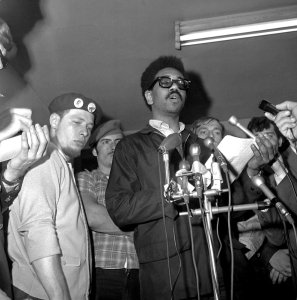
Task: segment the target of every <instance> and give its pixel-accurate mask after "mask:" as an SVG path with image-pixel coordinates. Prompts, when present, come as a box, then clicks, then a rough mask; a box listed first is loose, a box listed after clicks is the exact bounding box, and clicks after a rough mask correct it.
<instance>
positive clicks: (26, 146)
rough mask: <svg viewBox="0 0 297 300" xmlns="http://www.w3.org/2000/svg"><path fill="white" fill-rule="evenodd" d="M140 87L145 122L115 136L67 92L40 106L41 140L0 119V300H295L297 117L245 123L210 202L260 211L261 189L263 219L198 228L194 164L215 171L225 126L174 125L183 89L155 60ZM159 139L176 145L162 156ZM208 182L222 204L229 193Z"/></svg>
mask: <svg viewBox="0 0 297 300" xmlns="http://www.w3.org/2000/svg"><path fill="white" fill-rule="evenodd" d="M3 32H4V33H5V34H3ZM1 34H2V35H3V38H0V52H1V56H0V62H1V63H0V69H3V68H5V63H3V60H1V59H3V58H4V57H5V55H6V53H7V51H8V50H9V47H7V45H9V43H11V41H12V38H11V36H10V32H9V29H8V28H7V27H6V26H5V27H4V28H3V31H1V30H0V35H1ZM4 41H6V42H4ZM0 72H1V70H0ZM140 84H141V89H142V96H143V99H144V101H145V104H146V105H147V106H148V108H149V109H150V110H151V118H150V120H149V122H148V124H147V125H146V126H145V127H144V128H143V129H141V130H140V131H138V132H136V133H133V134H129V135H126V136H125V135H124V132H123V130H122V128H121V122H120V120H109V121H107V122H102V121H101V120H102V115H103V111H104V110H103V108H102V107H100V105H99V104H98V103H96V101H94V100H93V99H90V98H88V97H86V96H85V95H83V94H81V93H77V92H71V93H65V94H62V95H59V96H57V97H56V98H54V99H53V100H52V101H51V102H50V104H49V107H48V109H49V113H50V117H49V124H50V128H49V129H48V127H47V126H43V127H42V126H40V125H39V124H33V122H32V116H31V113H32V111H31V110H30V109H29V108H10V109H7V110H4V111H3V112H2V113H1V114H0V141H1V142H2V141H4V140H6V139H8V138H10V137H12V136H14V135H16V134H18V133H20V132H22V133H21V146H20V149H21V150H20V152H19V153H18V154H17V155H16V156H14V157H12V158H11V159H10V160H9V161H6V162H2V172H1V214H0V217H1V218H0V299H15V300H19V299H58V300H64V299H65V300H67V299H103V300H104V299H106V300H109V299H111V300H119V299H125V300H128V299H129V300H138V299H141V300H145V299H150V300H152V299H156V300H159V299H175V300H183V299H184V300H185V299H203V300H211V299H214V300H215V299H222V300H229V299H231V300H233V299H236V300H245V299H266V298H267V299H268V298H269V299H271V300H274V299H280V297H282V298H284V299H286V300H290V299H296V295H297V294H296V283H297V281H296V280H297V279H296V276H297V244H296V242H297V240H296V230H295V227H294V220H295V219H296V216H297V205H296V199H297V198H296V192H295V190H296V188H297V169H296V167H295V166H297V161H296V158H297V156H296V155H297V152H296V151H297V103H295V102H288V101H287V102H283V103H281V104H279V105H277V108H278V109H279V113H277V115H272V114H270V113H265V116H263V117H255V118H252V119H251V121H250V123H249V125H248V129H249V130H250V131H251V132H252V133H253V134H254V135H255V139H254V143H253V144H252V145H251V151H252V156H251V158H250V159H249V160H248V162H247V163H246V165H245V167H244V169H243V170H242V172H241V173H240V174H238V176H237V178H236V179H235V180H234V181H232V183H231V184H230V185H228V193H226V194H222V193H217V194H216V195H215V196H214V197H213V205H217V206H226V205H230V204H232V205H233V206H236V205H243V204H251V203H256V202H259V201H260V202H263V200H265V199H266V198H267V195H266V194H265V193H263V190H262V189H260V188H257V187H256V186H255V185H254V183H253V178H255V176H261V177H263V178H264V181H265V183H266V185H267V187H268V188H269V190H271V191H272V192H273V193H274V195H276V197H275V198H274V199H270V200H271V205H274V206H273V207H271V208H268V209H266V210H263V211H262V210H255V209H254V210H253V209H249V210H244V211H235V212H230V211H228V213H227V212H225V213H221V214H217V215H216V216H213V218H212V220H210V222H209V223H211V225H212V226H211V227H207V225H208V226H209V225H210V224H206V222H207V221H208V220H205V217H204V216H203V214H204V213H203V209H202V206H201V203H202V201H197V198H198V199H199V200H202V198H203V196H201V195H200V194H199V193H198V190H199V189H202V191H207V189H211V184H212V177H211V176H210V177H209V174H210V172H209V170H207V167H205V166H204V163H205V162H206V161H207V160H208V159H210V160H211V161H212V163H213V164H215V163H218V162H220V163H221V160H220V159H219V158H218V156H217V153H218V150H217V146H218V145H219V144H220V142H221V141H222V140H223V138H224V134H225V133H224V126H223V125H222V123H221V122H220V120H218V119H216V118H213V117H209V116H206V117H204V118H200V119H198V120H196V121H195V122H194V123H193V124H191V126H186V125H185V124H183V123H182V122H180V120H179V117H180V113H181V111H182V109H183V106H184V104H185V101H186V96H187V92H188V90H189V88H190V85H191V83H190V81H189V80H188V79H187V72H186V70H185V68H184V65H183V63H182V61H181V59H179V58H177V57H175V56H160V57H158V58H157V59H155V60H154V61H152V62H151V63H150V64H149V65H148V66H147V68H146V69H145V70H144V72H143V73H142V75H141V81H140ZM0 92H1V91H0ZM171 137H177V138H175V140H174V143H175V141H176V140H177V142H176V143H175V144H174V145H173V146H172V145H169V146H168V145H167V144H166V142H167V141H170V138H171ZM207 139H208V140H209V139H210V141H212V145H213V147H212V149H209V148H208V147H206V146H205V143H204V140H207ZM87 144H88V145H89V146H90V148H91V151H92V154H93V155H94V157H96V159H97V165H96V166H94V169H93V170H85V171H82V172H79V173H77V174H75V173H74V170H73V160H74V158H77V157H79V156H80V155H81V151H82V150H83V149H84V148H85V146H86V145H87ZM169 144H170V143H169ZM160 145H163V146H164V145H166V146H164V147H165V150H166V151H165V152H166V154H167V155H168V160H167V163H168V170H167V169H166V167H165V168H164V165H165V166H166V161H165V155H164V148H163V150H162V149H161V150H162V151H160ZM193 146H194V147H193ZM166 147H168V149H167V148H166ZM195 147H196V148H195ZM193 149H200V150H199V151H198V152H200V153H198V154H199V157H200V159H199V160H200V162H198V161H197V158H195V157H196V156H197V153H196V154H195V153H193ZM195 155H196V156H195ZM238 155H240V153H239V154H238ZM195 159H196V161H195ZM163 160H164V161H163ZM194 162H196V163H197V164H198V169H197V168H196V169H195V170H193V168H192V169H191V166H194ZM187 164H188V165H189V166H190V167H189V166H188V165H187ZM197 164H196V165H197ZM227 165H228V162H227ZM219 167H220V165H219ZM197 170H198V171H197ZM167 171H169V174H170V179H172V180H173V183H174V187H173V186H172V189H173V192H172V191H171V192H172V193H170V192H169V193H165V192H168V191H169V190H168V185H165V183H167V184H168V182H166V177H167V175H168V174H167ZM184 171H186V173H187V172H188V173H193V174H194V173H195V174H196V175H197V177H195V178H194V182H193V179H192V178H190V177H189V178H188V177H187V176H185V175H182V176H180V175H179V174H180V173H181V172H182V173H181V174H184V173H183V172H184ZM223 173H226V176H228V172H223ZM200 175H201V176H200ZM221 181H223V182H222V190H223V188H224V184H226V182H228V180H226V179H224V178H223V176H222V180H221ZM171 183H172V182H170V184H171ZM192 184H193V185H192ZM191 186H192V187H193V189H194V190H195V189H196V190H197V194H196V197H193V199H192V198H190V196H189V195H190V191H191V190H190V189H191ZM200 191H201V190H200ZM219 192H221V191H219ZM174 193H175V194H178V195H181V197H180V198H181V201H173V199H171V198H170V196H172V195H173V194H174ZM168 195H169V196H168ZM230 199H231V203H230ZM278 203H282V205H283V206H284V207H286V208H287V210H288V212H289V214H290V218H291V219H286V218H285V216H284V215H283V214H280V213H279V210H278V207H279V206H278ZM199 209H200V212H201V213H200V214H197V215H195V214H193V215H192V213H191V212H194V211H196V210H199ZM8 211H9V214H8V219H9V220H8V226H7V228H6V227H5V226H4V222H3V218H2V213H4V212H6V213H7V212H8ZM285 215H286V213H285ZM290 220H293V221H290ZM206 228H211V230H209V231H208V232H206ZM6 233H7V234H6ZM209 237H210V238H209ZM212 254H213V256H212ZM212 258H214V259H213V260H212Z"/></svg>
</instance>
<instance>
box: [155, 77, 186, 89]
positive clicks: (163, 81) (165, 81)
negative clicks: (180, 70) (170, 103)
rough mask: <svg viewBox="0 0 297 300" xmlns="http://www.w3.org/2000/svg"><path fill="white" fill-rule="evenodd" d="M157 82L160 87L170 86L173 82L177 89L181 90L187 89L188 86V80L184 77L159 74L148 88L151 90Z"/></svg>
mask: <svg viewBox="0 0 297 300" xmlns="http://www.w3.org/2000/svg"><path fill="white" fill-rule="evenodd" d="M157 82H159V86H160V87H162V88H167V89H169V88H171V87H172V85H173V83H175V84H176V85H177V86H178V88H179V89H181V90H187V89H189V87H190V83H191V81H190V80H187V79H184V78H178V79H172V78H170V77H168V76H161V77H157V78H156V79H155V80H154V81H153V83H152V84H151V85H150V87H149V90H151V89H152V88H153V87H154V85H155V84H156V83H157Z"/></svg>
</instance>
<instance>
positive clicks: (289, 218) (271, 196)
mask: <svg viewBox="0 0 297 300" xmlns="http://www.w3.org/2000/svg"><path fill="white" fill-rule="evenodd" d="M252 182H253V184H254V185H255V186H256V187H258V188H259V189H260V190H261V191H262V192H263V193H264V195H265V196H266V197H267V198H268V199H269V200H270V201H271V203H272V204H273V205H274V206H275V207H276V208H277V210H278V211H279V213H280V214H281V215H283V216H284V217H285V218H286V219H287V221H288V222H289V223H290V224H292V225H293V224H294V220H293V218H292V216H291V214H290V213H289V211H288V210H287V208H286V207H285V206H284V205H283V204H282V203H281V202H280V201H279V199H278V198H277V197H276V196H275V195H274V194H273V193H272V192H271V190H270V189H269V188H268V187H267V186H266V185H265V183H264V179H263V177H262V176H259V175H256V176H254V177H253V178H252Z"/></svg>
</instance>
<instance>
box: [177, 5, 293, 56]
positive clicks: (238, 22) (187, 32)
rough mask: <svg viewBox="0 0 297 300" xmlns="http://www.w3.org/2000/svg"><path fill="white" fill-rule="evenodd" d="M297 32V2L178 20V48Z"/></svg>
mask: <svg viewBox="0 0 297 300" xmlns="http://www.w3.org/2000/svg"><path fill="white" fill-rule="evenodd" d="M292 31H297V5H291V6H287V7H281V8H276V9H268V10H262V11H256V12H253V13H242V14H236V15H227V16H221V17H214V18H207V19H198V20H191V21H176V22H175V48H176V49H179V50H180V49H181V47H183V46H190V45H196V44H205V43H213V42H219V41H227V40H234V39H242V38H249V37H255V36H263V35H270V34H278V33H285V32H292Z"/></svg>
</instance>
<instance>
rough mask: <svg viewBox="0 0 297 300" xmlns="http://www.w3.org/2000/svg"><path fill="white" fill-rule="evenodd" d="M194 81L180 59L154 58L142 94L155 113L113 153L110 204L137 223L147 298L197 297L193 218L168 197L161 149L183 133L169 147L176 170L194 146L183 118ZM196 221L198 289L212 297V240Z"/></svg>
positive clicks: (118, 218)
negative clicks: (176, 144)
mask: <svg viewBox="0 0 297 300" xmlns="http://www.w3.org/2000/svg"><path fill="white" fill-rule="evenodd" d="M189 85H190V81H188V80H187V79H186V72H185V70H184V66H183V64H182V62H181V60H180V59H178V58H176V57H172V56H163V57H159V58H158V59H156V60H155V61H153V62H152V63H151V64H150V65H149V66H148V67H147V69H146V70H145V71H144V73H143V74H142V77H141V88H142V94H143V97H144V100H145V103H146V105H147V106H148V107H149V108H150V110H151V112H152V118H151V120H150V121H149V124H148V125H147V126H146V127H145V128H144V129H142V130H141V131H139V132H137V133H135V134H132V135H129V136H126V137H125V138H123V139H122V140H121V141H120V142H119V143H118V145H117V148H116V150H115V153H114V160H113V165H112V169H111V173H110V178H109V183H108V187H107V191H106V205H107V209H108V211H109V213H110V216H111V218H112V219H113V221H114V222H115V223H116V224H117V225H118V226H119V227H120V228H122V229H123V230H128V228H129V229H130V230H131V229H132V230H133V229H134V232H135V246H136V251H137V255H138V258H139V263H140V287H141V288H140V289H141V299H142V300H146V299H150V300H151V299H172V298H174V299H197V285H196V277H195V272H194V265H193V260H192V254H191V242H190V241H191V238H190V230H189V224H188V219H187V217H185V216H179V214H178V210H177V207H176V206H175V205H174V204H172V203H168V202H166V201H165V200H164V197H163V192H164V178H165V177H164V173H165V171H164V166H163V161H162V154H161V153H159V152H158V147H159V146H160V144H161V143H162V141H163V140H164V139H165V138H166V137H167V136H169V135H170V134H172V133H179V134H180V136H181V137H182V141H183V142H182V146H181V147H177V148H179V149H174V150H172V151H170V170H171V176H174V174H175V172H176V171H177V170H178V169H179V163H180V162H181V160H182V158H183V154H186V155H187V154H188V153H189V146H190V145H191V144H192V143H194V142H198V138H197V137H196V136H195V135H194V134H193V133H191V132H190V131H189V130H187V129H186V128H185V125H184V124H183V123H181V122H179V115H180V112H181V110H182V108H183V106H184V104H185V101H186V94H187V90H188V88H189ZM201 148H203V145H202V144H201ZM200 157H201V156H200ZM193 219H194V218H193ZM197 219H199V218H195V220H196V221H197ZM194 227H195V228H194ZM194 227H193V231H194V236H195V243H197V246H195V250H197V251H196V253H198V255H199V257H196V261H197V265H198V272H199V277H200V286H199V294H200V295H202V298H201V299H211V298H208V297H209V296H211V294H212V285H211V276H210V270H209V264H208V256H207V246H206V245H207V244H206V241H205V235H204V232H203V228H202V225H201V222H200V219H199V221H198V224H195V226H194ZM196 247H197V249H196ZM198 255H197V256H198ZM219 271H220V269H219V268H218V272H219ZM220 274H221V273H220ZM219 277H220V276H219ZM220 279H221V277H220ZM220 284H221V281H220ZM220 299H223V298H220Z"/></svg>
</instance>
